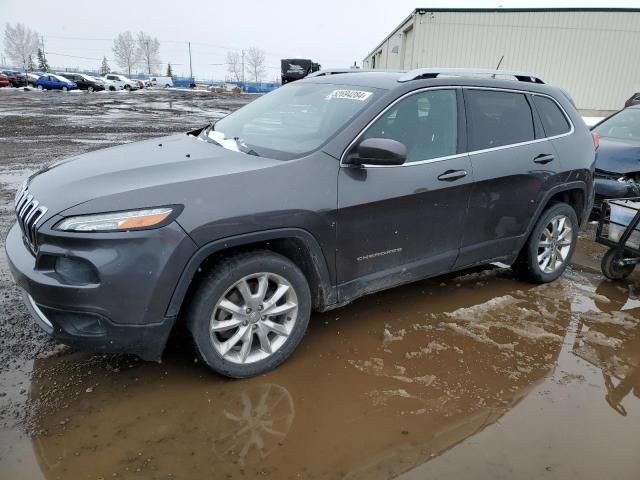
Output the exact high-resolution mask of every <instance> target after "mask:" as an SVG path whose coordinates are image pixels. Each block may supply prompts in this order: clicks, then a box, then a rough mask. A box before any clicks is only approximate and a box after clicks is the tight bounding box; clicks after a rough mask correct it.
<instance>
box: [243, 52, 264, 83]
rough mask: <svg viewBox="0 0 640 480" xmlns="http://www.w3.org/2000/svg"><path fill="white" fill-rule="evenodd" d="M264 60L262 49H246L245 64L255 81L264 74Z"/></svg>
mask: <svg viewBox="0 0 640 480" xmlns="http://www.w3.org/2000/svg"><path fill="white" fill-rule="evenodd" d="M264 62H265V54H264V50H262V49H260V48H258V47H251V48H250V49H249V50H247V66H248V68H249V73H250V74H251V76H252V77H253V79H254V81H255V82H259V81H260V79H261V78H262V77H263V76H264V74H265V69H264Z"/></svg>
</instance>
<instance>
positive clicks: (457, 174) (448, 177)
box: [438, 170, 468, 182]
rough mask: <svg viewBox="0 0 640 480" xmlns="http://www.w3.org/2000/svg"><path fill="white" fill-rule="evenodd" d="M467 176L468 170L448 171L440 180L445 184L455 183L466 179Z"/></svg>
mask: <svg viewBox="0 0 640 480" xmlns="http://www.w3.org/2000/svg"><path fill="white" fill-rule="evenodd" d="M467 175H468V174H467V171H466V170H447V171H446V172H444V173H443V174H442V175H440V176H439V177H438V180H442V181H443V182H453V181H454V180H458V179H460V178H464V177H466V176H467Z"/></svg>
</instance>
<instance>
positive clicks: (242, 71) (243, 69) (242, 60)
mask: <svg viewBox="0 0 640 480" xmlns="http://www.w3.org/2000/svg"><path fill="white" fill-rule="evenodd" d="M242 88H243V89H244V49H243V50H242Z"/></svg>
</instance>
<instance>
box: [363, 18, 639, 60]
mask: <svg viewBox="0 0 640 480" xmlns="http://www.w3.org/2000/svg"><path fill="white" fill-rule="evenodd" d="M432 12H446V13H546V12H557V13H573V12H587V13H601V12H614V13H618V12H620V13H640V8H615V7H575V8H572V7H562V8H549V7H547V8H415V9H414V10H413V11H412V12H411V13H410V14H409V15H408V16H407V17H406V18H405V19H404V20H402V21H401V22H400V23H399V24H398V26H397V27H396V28H394V29H393V30H392V31H391V33H390V34H389V35H387V36H386V37H384V39H383V40H382V41H381V42H380V43H378V45H376V47H375V48H374V49H373V50H371V51H370V52H368V53H367V55H366V57H369V56H370V55H371V54H372V53H374V52H376V51H377V50H379V49H380V47H381V46H382V45H383V44H384V42H386V41H387V40H389V38H391V37H392V36H393V34H394V33H396V32H397V31H398V30H399V29H400V27H402V26H403V25H404V24H405V23H407V22H408V21H409V20H410V19H411V17H413V16H414V15H424V14H426V13H432Z"/></svg>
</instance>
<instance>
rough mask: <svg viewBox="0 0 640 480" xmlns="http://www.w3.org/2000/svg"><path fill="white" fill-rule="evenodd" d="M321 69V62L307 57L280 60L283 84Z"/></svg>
mask: <svg viewBox="0 0 640 480" xmlns="http://www.w3.org/2000/svg"><path fill="white" fill-rule="evenodd" d="M318 70H320V64H319V63H315V62H313V61H311V60H309V59H306V58H284V59H282V60H280V71H281V77H282V84H283V85H284V84H285V83H289V82H293V81H295V80H300V79H302V78H304V77H306V76H307V75H309V74H310V73H313V72H317V71H318Z"/></svg>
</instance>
